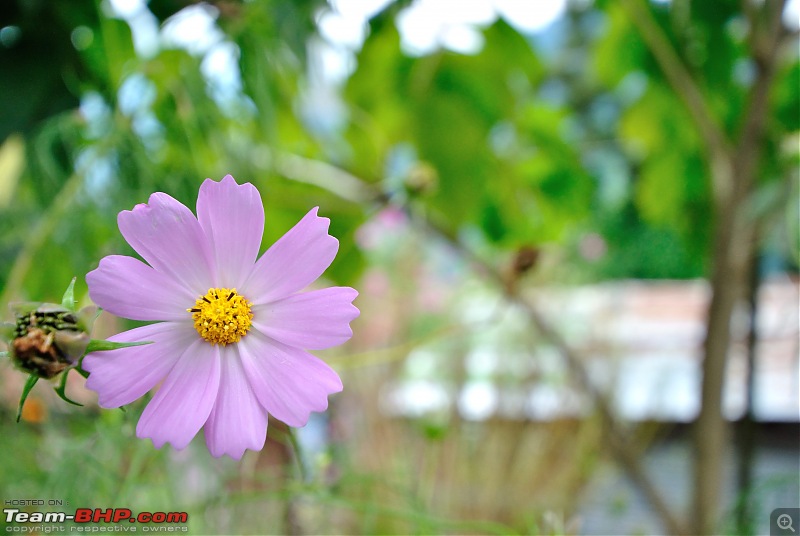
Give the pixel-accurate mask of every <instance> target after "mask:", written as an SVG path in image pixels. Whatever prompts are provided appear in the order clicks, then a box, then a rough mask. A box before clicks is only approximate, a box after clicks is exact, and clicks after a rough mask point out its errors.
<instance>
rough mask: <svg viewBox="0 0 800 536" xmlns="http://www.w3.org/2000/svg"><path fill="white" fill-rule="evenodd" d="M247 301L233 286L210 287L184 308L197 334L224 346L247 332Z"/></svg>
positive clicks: (248, 307)
mask: <svg viewBox="0 0 800 536" xmlns="http://www.w3.org/2000/svg"><path fill="white" fill-rule="evenodd" d="M251 305H252V304H251V303H250V302H249V301H247V300H246V299H245V298H244V296H241V295H239V294H237V293H236V289H235V288H234V289H228V288H210V289H208V292H207V293H206V295H205V296H200V297H199V298H197V302H195V304H194V307H192V308H190V309H187V311H188V312H190V313H192V319H193V320H194V328H195V329H196V330H197V333H199V334H200V336H201V337H203V338H204V339H205V340H207V341H208V342H210V343H211V344H221V345H222V346H225V345H226V344H231V343H234V342H239V341H240V340H241V339H242V337H243V336H245V335H247V332H248V331H249V330H250V326H251V325H252V323H253V313H251V312H250V306H251Z"/></svg>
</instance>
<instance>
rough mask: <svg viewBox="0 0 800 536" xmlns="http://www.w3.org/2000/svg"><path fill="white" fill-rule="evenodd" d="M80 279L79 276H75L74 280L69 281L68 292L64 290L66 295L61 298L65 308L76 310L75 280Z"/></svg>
mask: <svg viewBox="0 0 800 536" xmlns="http://www.w3.org/2000/svg"><path fill="white" fill-rule="evenodd" d="M76 279H78V278H77V277H73V278H72V281H70V282H69V286H68V287H67V290H66V292H64V297H63V298H61V306H62V307H63V308H64V309H68V310H70V311H74V310H75V280H76Z"/></svg>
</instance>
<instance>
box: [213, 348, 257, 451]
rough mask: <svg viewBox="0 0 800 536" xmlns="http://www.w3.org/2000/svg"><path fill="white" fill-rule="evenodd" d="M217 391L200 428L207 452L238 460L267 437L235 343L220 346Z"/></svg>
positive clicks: (255, 448)
mask: <svg viewBox="0 0 800 536" xmlns="http://www.w3.org/2000/svg"><path fill="white" fill-rule="evenodd" d="M220 350H221V367H222V368H221V375H220V381H219V394H218V395H217V401H216V402H215V403H214V409H212V410H211V415H210V416H209V417H208V422H206V425H205V428H204V431H205V435H206V444H207V445H208V450H209V451H211V455H212V456H215V457H217V458H219V457H220V456H222V455H224V454H227V455H228V456H230V457H231V458H233V459H235V460H238V459H240V458H241V457H242V455H243V454H244V451H245V449H250V450H261V449H262V448H264V441H265V440H266V438H267V412H266V411H265V410H264V408H263V407H262V406H261V404H259V402H258V399H256V396H255V394H254V393H253V390H252V389H251V388H250V383H249V382H248V381H247V376H246V375H245V373H244V368H242V361H241V359H239V352H238V345H235V344H233V345H229V346H226V347H224V348H221V349H220Z"/></svg>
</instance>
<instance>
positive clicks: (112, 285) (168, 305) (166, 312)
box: [86, 255, 197, 322]
mask: <svg viewBox="0 0 800 536" xmlns="http://www.w3.org/2000/svg"><path fill="white" fill-rule="evenodd" d="M86 283H87V284H88V285H89V297H91V298H92V301H93V302H94V303H96V304H97V305H99V306H100V307H102V308H103V309H105V310H106V311H108V312H109V313H111V314H113V315H117V316H121V317H123V318H130V319H133V320H174V321H176V322H179V321H181V320H187V319H190V318H191V315H190V314H189V313H187V312H186V309H187V308H188V307H191V306H192V305H194V302H195V300H196V299H197V297H196V296H193V295H192V293H191V292H190V291H189V290H188V289H187V288H186V287H185V286H183V285H181V284H179V283H178V282H177V281H176V280H175V279H173V278H171V277H169V276H167V275H164V274H163V273H161V272H157V271H155V270H154V269H153V268H151V267H150V266H148V265H146V264H145V263H143V262H142V261H140V260H138V259H134V258H133V257H125V256H123V255H109V256H108V257H104V258H103V259H101V260H100V266H98V267H97V269H96V270H92V271H91V272H89V273H88V274H86Z"/></svg>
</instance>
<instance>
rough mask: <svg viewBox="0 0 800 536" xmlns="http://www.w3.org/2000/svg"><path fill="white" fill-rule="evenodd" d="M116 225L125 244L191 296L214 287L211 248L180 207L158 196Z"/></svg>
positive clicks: (197, 225) (125, 214) (123, 215)
mask: <svg viewBox="0 0 800 536" xmlns="http://www.w3.org/2000/svg"><path fill="white" fill-rule="evenodd" d="M117 223H118V224H119V230H120V232H121V233H122V236H124V237H125V240H127V242H128V244H130V245H131V247H132V248H133V249H135V250H136V252H137V253H138V254H139V255H141V256H142V257H143V258H144V260H146V261H147V262H148V263H149V264H150V266H152V267H153V268H155V269H156V270H157V271H159V272H161V273H163V274H165V275H168V276H171V277H172V278H174V279H175V280H176V281H178V282H181V283H183V284H184V285H185V286H186V287H187V288H188V289H189V290H190V291H191V292H192V293H193V294H198V295H200V294H202V293H204V292H205V291H207V290H208V289H209V288H210V287H213V286H215V285H214V275H215V274H214V273H213V269H212V267H213V264H212V260H213V256H212V253H211V247H210V246H211V245H210V244H209V243H208V239H207V238H206V235H205V233H203V229H202V227H200V223H199V222H198V221H197V218H195V217H194V214H192V211H191V210H189V209H188V208H186V207H185V206H184V205H183V204H181V203H179V202H178V201H176V200H175V199H173V198H172V197H170V196H168V195H167V194H165V193H161V192H157V193H154V194H153V195H151V196H150V199H149V201H148V204H146V205H144V204H139V205H136V206H135V207H134V208H133V210H123V211H122V212H120V213H119V216H118V217H117ZM190 305H191V304H190Z"/></svg>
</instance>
